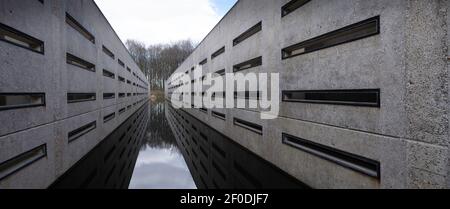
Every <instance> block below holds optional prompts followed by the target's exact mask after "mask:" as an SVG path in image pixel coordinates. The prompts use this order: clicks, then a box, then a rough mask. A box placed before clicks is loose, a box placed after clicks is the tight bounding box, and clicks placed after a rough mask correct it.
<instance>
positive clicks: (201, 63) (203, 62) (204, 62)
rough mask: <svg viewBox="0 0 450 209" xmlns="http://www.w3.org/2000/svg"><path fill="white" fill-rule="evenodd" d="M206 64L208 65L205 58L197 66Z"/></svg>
mask: <svg viewBox="0 0 450 209" xmlns="http://www.w3.org/2000/svg"><path fill="white" fill-rule="evenodd" d="M206 63H208V59H207V58H205V59H204V60H202V61H201V62H200V63H198V64H199V65H204V64H206ZM186 73H187V74H189V71H187V72H186Z"/></svg>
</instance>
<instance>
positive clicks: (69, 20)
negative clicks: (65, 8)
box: [66, 13, 95, 44]
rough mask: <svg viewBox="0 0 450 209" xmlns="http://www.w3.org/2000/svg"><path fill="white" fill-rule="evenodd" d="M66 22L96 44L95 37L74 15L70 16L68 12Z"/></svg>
mask: <svg viewBox="0 0 450 209" xmlns="http://www.w3.org/2000/svg"><path fill="white" fill-rule="evenodd" d="M66 23H67V24H68V25H69V26H70V27H72V28H73V29H75V30H76V31H78V32H79V33H80V34H81V35H82V36H84V37H85V38H86V39H87V40H89V41H90V42H92V43H93V44H95V37H94V36H93V35H92V34H91V33H90V32H89V31H88V30H86V28H84V27H83V26H82V25H81V24H80V23H79V22H78V21H76V20H75V18H73V17H72V16H70V15H69V14H68V13H66Z"/></svg>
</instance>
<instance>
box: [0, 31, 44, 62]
mask: <svg viewBox="0 0 450 209" xmlns="http://www.w3.org/2000/svg"><path fill="white" fill-rule="evenodd" d="M0 41H4V42H6V43H9V44H12V45H15V46H18V47H21V48H24V49H28V50H31V51H33V52H37V53H40V54H44V42H43V41H41V40H39V39H37V38H34V37H32V36H30V35H27V34H25V33H23V32H20V31H18V30H16V29H14V28H12V27H9V26H7V25H4V24H2V23H0Z"/></svg>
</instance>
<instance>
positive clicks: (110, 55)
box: [102, 46, 116, 59]
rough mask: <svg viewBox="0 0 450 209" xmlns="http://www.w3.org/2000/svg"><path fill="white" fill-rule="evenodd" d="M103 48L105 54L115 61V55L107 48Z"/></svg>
mask: <svg viewBox="0 0 450 209" xmlns="http://www.w3.org/2000/svg"><path fill="white" fill-rule="evenodd" d="M102 48H103V53H105V54H106V55H108V56H109V57H111V58H112V59H115V58H116V57H115V55H114V54H113V53H112V52H111V51H110V50H109V49H108V48H106V47H105V46H103V47H102Z"/></svg>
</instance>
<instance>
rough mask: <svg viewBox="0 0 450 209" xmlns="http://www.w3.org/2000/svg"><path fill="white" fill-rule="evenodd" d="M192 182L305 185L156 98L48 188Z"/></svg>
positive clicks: (207, 184)
mask: <svg viewBox="0 0 450 209" xmlns="http://www.w3.org/2000/svg"><path fill="white" fill-rule="evenodd" d="M172 130H173V132H172ZM179 147H180V148H181V150H180V149H179ZM197 187H198V188H201V189H206V188H221V189H233V188H238V189H248V188H250V189H251V188H305V186H304V185H303V184H302V183H301V182H299V181H297V180H296V179H295V178H293V177H291V176H289V175H287V174H286V173H284V172H283V171H281V170H280V169H278V168H276V167H275V166H273V165H272V164H270V163H268V162H267V161H265V160H263V159H261V158H260V157H258V156H256V155H255V154H252V153H251V152H249V151H248V150H246V149H245V148H243V147H242V146H240V145H238V144H237V143H235V142H233V141H232V140H230V139H228V138H226V137H225V136H223V135H221V134H220V133H219V132H217V131H215V130H214V129H212V128H210V127H209V126H207V125H206V124H203V123H202V122H200V121H199V120H197V119H196V118H194V117H192V116H191V115H189V114H187V113H186V112H184V111H181V110H175V109H174V108H172V107H171V106H170V105H168V104H164V103H156V102H155V103H154V104H150V105H144V106H143V107H142V108H141V109H140V110H138V111H137V112H136V113H135V114H134V115H132V116H131V117H130V118H129V119H128V120H127V121H125V122H124V123H123V124H122V125H121V126H120V127H119V128H118V129H116V130H115V131H114V132H113V133H112V134H111V135H110V136H108V137H107V138H106V139H104V140H103V141H102V142H101V143H100V144H99V145H98V146H97V147H96V148H94V149H93V150H92V151H91V152H90V153H88V154H87V155H86V156H85V157H84V158H83V159H82V160H80V162H78V163H77V164H76V165H75V166H73V167H72V168H71V169H70V170H69V171H68V172H66V174H64V175H63V176H62V177H61V178H59V179H58V181H56V182H55V183H54V184H53V185H52V186H51V187H50V188H100V189H101V188H117V189H126V188H131V189H135V188H139V189H154V188H157V189H194V188H197Z"/></svg>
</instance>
